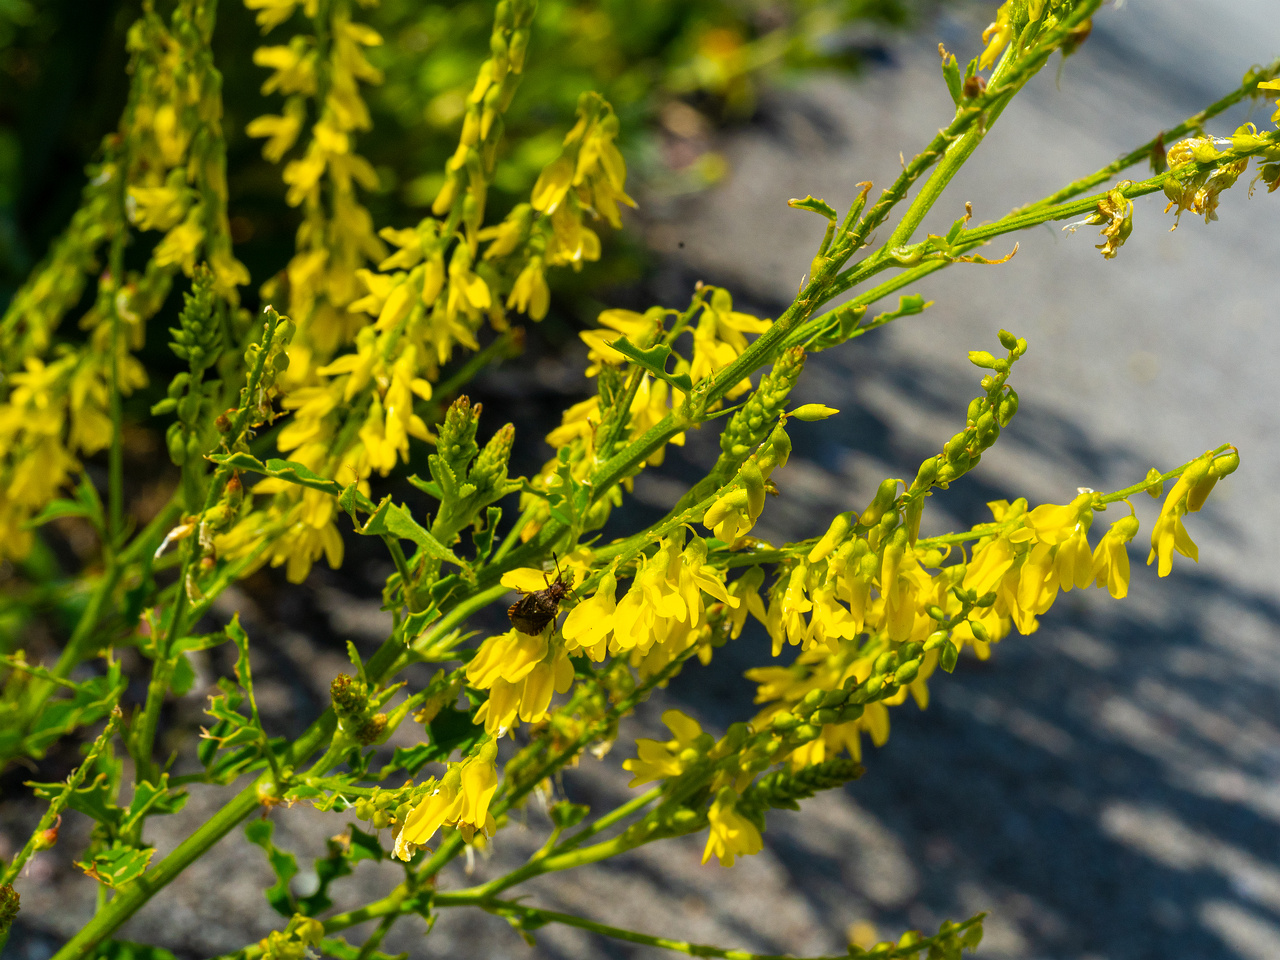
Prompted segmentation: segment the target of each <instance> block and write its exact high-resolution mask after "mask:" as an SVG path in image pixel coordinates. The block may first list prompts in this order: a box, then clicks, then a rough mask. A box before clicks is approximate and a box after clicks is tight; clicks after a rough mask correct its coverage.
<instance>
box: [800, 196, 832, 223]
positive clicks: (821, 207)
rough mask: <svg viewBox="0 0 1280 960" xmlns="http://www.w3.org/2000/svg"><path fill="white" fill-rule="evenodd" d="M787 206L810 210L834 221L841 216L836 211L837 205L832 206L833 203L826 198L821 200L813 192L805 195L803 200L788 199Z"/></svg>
mask: <svg viewBox="0 0 1280 960" xmlns="http://www.w3.org/2000/svg"><path fill="white" fill-rule="evenodd" d="M787 206H788V207H794V208H795V209H797V210H809V211H811V212H813V213H816V214H820V215H821V216H824V217H826V218H827V219H828V220H832V221H834V220H836V219H837V218H838V217H839V214H837V213H836V208H835V207H833V206H831V204H829V203H827V201H825V200H819V199H818V198H817V197H815V196H813V195H812V194H810V195H809V196H807V197H805V198H804V199H803V200H788V201H787Z"/></svg>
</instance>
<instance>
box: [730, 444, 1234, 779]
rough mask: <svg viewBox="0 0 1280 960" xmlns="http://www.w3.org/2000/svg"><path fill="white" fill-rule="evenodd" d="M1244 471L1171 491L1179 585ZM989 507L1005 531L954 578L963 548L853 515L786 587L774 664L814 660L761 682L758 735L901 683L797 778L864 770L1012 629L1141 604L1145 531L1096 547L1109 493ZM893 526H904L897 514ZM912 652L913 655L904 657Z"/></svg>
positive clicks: (1157, 552)
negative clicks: (1070, 607)
mask: <svg viewBox="0 0 1280 960" xmlns="http://www.w3.org/2000/svg"><path fill="white" fill-rule="evenodd" d="M1237 463H1238V458H1237V457H1236V455H1235V454H1234V452H1232V453H1229V454H1227V455H1225V456H1219V457H1217V458H1216V459H1215V457H1214V455H1213V454H1212V453H1211V452H1210V453H1206V454H1205V455H1204V456H1203V457H1202V458H1200V459H1198V460H1196V461H1193V462H1192V464H1191V465H1189V466H1188V467H1187V468H1186V469H1185V471H1184V472H1183V474H1182V476H1181V477H1180V479H1179V480H1178V482H1177V484H1175V486H1174V487H1173V489H1172V490H1171V491H1170V493H1169V494H1168V496H1167V497H1166V499H1165V502H1164V506H1163V508H1162V510H1161V512H1160V516H1159V518H1158V519H1157V521H1156V524H1155V527H1154V528H1153V532H1152V546H1151V555H1150V557H1149V559H1148V563H1155V562H1157V561H1158V562H1159V567H1158V572H1159V574H1160V576H1166V575H1167V574H1168V573H1169V572H1170V570H1171V566H1172V564H1171V557H1172V554H1173V552H1174V551H1177V552H1179V553H1182V554H1183V555H1184V556H1187V557H1190V558H1191V559H1195V558H1196V548H1195V544H1194V543H1193V542H1192V541H1191V539H1190V537H1189V536H1188V535H1187V532H1186V529H1185V527H1183V525H1182V517H1183V516H1184V515H1185V514H1186V513H1187V512H1194V511H1195V510H1198V509H1200V507H1201V506H1203V504H1204V502H1205V498H1206V497H1207V496H1208V494H1209V491H1210V490H1212V488H1213V485H1214V484H1215V483H1216V482H1217V480H1218V479H1219V478H1220V477H1221V476H1224V475H1226V474H1228V473H1230V472H1231V471H1232V470H1234V469H1235V466H1236V464H1237ZM1149 483H1153V482H1149ZM1149 488H1151V489H1154V487H1153V486H1152V487H1149ZM989 506H990V508H991V511H992V513H993V515H994V518H995V521H994V523H991V524H987V525H984V526H981V527H978V528H976V529H975V531H974V535H975V536H976V543H975V545H974V548H973V552H972V556H971V558H970V559H969V561H968V562H967V563H963V562H962V563H951V564H948V565H944V561H945V560H946V559H947V554H948V552H949V550H950V547H949V546H948V545H947V543H949V542H954V538H941V541H927V540H926V541H920V542H919V543H915V544H913V543H912V542H911V540H910V538H909V537H908V535H907V531H906V529H905V527H903V526H901V525H898V526H894V527H893V528H892V529H891V530H890V532H888V533H887V534H882V533H881V531H882V530H883V529H884V528H883V526H882V525H881V524H879V523H877V524H876V525H875V526H873V527H872V528H871V529H870V531H869V532H868V533H866V534H862V535H854V534H855V533H856V529H855V527H854V526H853V521H852V519H851V518H850V517H849V516H848V515H845V516H844V517H838V518H837V519H836V521H835V522H834V523H833V524H832V527H831V529H830V530H829V531H828V533H827V535H825V536H824V537H822V538H821V539H820V540H819V541H818V542H817V543H816V544H815V545H814V547H813V548H812V549H811V550H810V551H809V553H808V555H807V556H805V557H803V558H802V559H800V560H798V561H796V562H794V563H793V564H792V565H791V567H790V570H789V572H788V573H786V574H785V575H783V576H780V577H779V578H778V580H777V581H776V582H775V584H774V586H773V588H772V590H771V591H770V597H769V604H768V608H767V610H766V612H765V615H764V616H763V617H762V618H761V619H762V620H763V622H764V624H765V626H766V628H767V629H768V631H769V634H770V636H771V637H772V638H773V649H774V655H775V656H776V655H777V654H778V653H779V652H780V651H781V649H782V647H783V645H784V644H794V645H799V646H800V647H801V650H802V652H801V654H800V656H799V657H798V658H797V660H796V662H795V663H794V664H793V665H792V666H790V667H775V666H769V667H762V668H758V669H755V670H752V671H751V672H750V673H749V674H748V676H749V677H751V678H752V679H753V680H755V681H756V682H757V683H758V684H759V691H758V697H757V700H758V702H761V703H765V704H767V706H766V707H765V708H764V710H763V711H762V712H761V713H760V714H759V715H758V716H757V718H756V720H755V721H754V726H755V727H756V728H757V729H761V728H763V725H764V724H766V723H768V721H769V720H770V719H771V718H772V717H773V716H774V715H775V714H777V713H778V712H780V711H783V710H790V709H791V707H792V706H794V705H795V704H796V703H798V702H800V701H802V700H804V698H805V697H806V695H809V694H810V693H811V692H812V691H815V690H816V691H832V690H839V689H841V688H845V689H848V688H849V685H850V684H851V683H856V684H862V683H863V682H864V681H866V680H868V678H872V677H875V676H880V675H882V674H883V675H886V676H888V675H893V677H894V680H895V683H896V684H897V689H896V690H895V691H894V692H893V693H892V695H890V696H889V697H888V698H886V699H882V700H876V701H872V702H868V703H867V704H866V705H865V709H864V711H863V712H862V714H861V716H859V717H856V718H853V719H849V720H845V721H843V722H840V723H833V724H828V725H824V726H823V728H822V735H821V737H820V738H818V739H816V740H813V741H810V742H809V743H807V744H804V745H803V746H801V747H800V748H799V749H797V750H796V751H795V752H794V753H793V754H792V756H791V762H792V764H793V765H794V766H796V767H802V766H807V765H809V764H813V763H818V762H821V761H822V760H823V759H824V758H826V757H829V756H833V755H835V754H837V753H838V752H840V751H841V750H848V752H849V753H850V754H851V755H852V756H853V757H854V758H855V759H857V758H859V757H860V756H861V747H860V734H861V733H862V732H864V731H865V732H867V733H869V734H870V735H871V737H872V740H873V741H874V742H875V743H876V744H877V745H879V744H882V743H883V742H884V740H885V738H886V737H887V736H888V732H889V719H888V713H887V711H886V709H885V708H886V707H889V706H893V705H895V704H897V703H901V702H903V700H905V698H906V696H907V694H908V692H910V694H911V695H912V696H914V697H915V699H916V701H917V703H919V705H920V706H921V707H923V706H925V705H926V704H927V703H928V689H927V687H926V681H927V680H928V678H929V676H930V674H931V673H932V672H933V671H934V669H935V668H936V667H937V666H938V665H939V664H940V663H941V664H942V665H943V666H945V667H947V669H950V668H951V665H952V664H954V662H955V657H956V654H957V653H958V652H959V650H960V649H962V648H963V647H964V646H966V645H968V646H971V647H973V649H974V652H975V653H976V654H977V655H978V657H979V658H981V659H986V658H987V657H988V656H990V645H991V644H992V643H995V642H998V641H999V640H1000V639H1001V638H1002V637H1004V636H1006V635H1007V634H1008V633H1009V632H1010V631H1011V630H1014V629H1016V630H1017V631H1018V632H1019V633H1022V634H1024V635H1025V634H1030V633H1032V632H1034V631H1035V630H1036V629H1038V627H1039V620H1038V618H1039V617H1040V616H1041V615H1042V614H1044V613H1045V612H1046V611H1047V610H1048V609H1049V608H1050V606H1052V604H1053V602H1054V600H1055V599H1056V598H1057V596H1058V594H1059V593H1060V592H1066V591H1070V590H1072V589H1074V588H1077V587H1087V586H1089V585H1091V584H1092V585H1095V586H1097V587H1100V588H1101V587H1105V588H1106V589H1107V590H1108V591H1109V592H1110V593H1111V595H1112V596H1113V597H1116V598H1121V597H1124V596H1125V595H1126V593H1127V592H1128V584H1129V559H1128V555H1127V552H1126V545H1127V544H1128V543H1129V541H1130V540H1132V539H1133V537H1134V536H1135V534H1136V533H1137V531H1138V521H1137V519H1136V517H1134V516H1132V515H1130V516H1125V517H1122V518H1120V519H1119V520H1117V521H1115V522H1114V523H1113V524H1111V526H1110V529H1108V530H1107V532H1106V533H1105V534H1104V535H1103V536H1102V538H1101V539H1100V540H1099V541H1098V543H1097V545H1096V546H1094V547H1091V546H1090V544H1089V540H1088V531H1089V527H1090V525H1091V523H1092V520H1093V514H1094V511H1095V510H1098V509H1103V508H1104V503H1103V500H1102V498H1101V496H1100V495H1099V494H1096V493H1094V492H1092V491H1085V492H1082V493H1081V494H1080V495H1079V496H1077V497H1076V498H1075V499H1074V500H1072V501H1071V502H1070V503H1068V504H1063V505H1055V504H1045V505H1043V506H1038V507H1036V508H1034V509H1031V510H1028V509H1027V505H1026V501H1024V500H1017V501H1015V502H1013V503H1009V502H1007V501H1003V500H1000V501H995V502H992V503H991V504H989ZM864 516H865V514H864ZM886 516H887V517H889V518H890V521H889V522H890V523H892V522H893V514H892V513H888V514H886ZM930 568H934V570H935V571H936V572H933V571H931V570H930ZM902 651H908V652H909V653H910V654H911V655H910V656H909V657H907V656H905V655H904V656H902V657H900V656H899V654H900V653H901V652H902ZM904 659H905V660H910V661H911V662H912V664H914V665H913V666H912V667H911V668H910V669H909V670H907V672H905V673H904V672H903V671H902V670H901V669H899V667H900V665H901V664H900V661H901V660H904ZM895 671H896V672H895Z"/></svg>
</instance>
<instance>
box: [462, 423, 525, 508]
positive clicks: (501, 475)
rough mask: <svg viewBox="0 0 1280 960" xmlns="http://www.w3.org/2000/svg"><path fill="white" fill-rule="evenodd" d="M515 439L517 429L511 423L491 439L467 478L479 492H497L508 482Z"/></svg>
mask: <svg viewBox="0 0 1280 960" xmlns="http://www.w3.org/2000/svg"><path fill="white" fill-rule="evenodd" d="M477 409H479V406H478V405H477ZM515 439H516V428H515V426H514V425H513V424H510V423H508V424H507V425H506V426H504V427H502V428H501V429H500V430H498V432H497V433H495V434H494V435H493V436H492V437H490V438H489V442H488V443H486V444H485V445H484V449H483V450H481V451H480V455H479V456H478V457H476V462H475V466H473V467H472V468H471V474H470V476H469V477H468V478H467V479H468V480H470V481H471V482H472V483H473V484H475V486H476V490H477V491H487V490H495V489H497V488H499V487H501V486H502V485H503V484H504V483H506V482H507V462H508V461H509V460H510V459H511V446H512V444H514V443H515Z"/></svg>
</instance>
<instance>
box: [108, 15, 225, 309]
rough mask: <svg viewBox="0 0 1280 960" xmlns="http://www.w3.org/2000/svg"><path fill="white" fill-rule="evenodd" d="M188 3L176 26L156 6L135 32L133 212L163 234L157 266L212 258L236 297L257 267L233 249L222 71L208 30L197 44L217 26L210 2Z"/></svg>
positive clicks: (129, 202)
mask: <svg viewBox="0 0 1280 960" xmlns="http://www.w3.org/2000/svg"><path fill="white" fill-rule="evenodd" d="M185 6H186V7H187V9H185V10H179V11H178V15H177V16H175V27H176V29H174V30H170V29H169V28H167V27H166V26H165V25H164V23H163V21H162V20H161V19H160V18H159V17H158V16H157V15H156V14H155V13H154V12H148V13H147V14H144V15H143V17H142V18H141V19H139V20H138V22H137V23H135V24H134V25H133V27H132V28H131V29H130V31H129V40H128V45H129V49H130V51H132V52H134V53H135V54H136V55H138V57H139V60H138V63H139V66H138V68H137V69H139V70H141V72H142V82H141V86H140V91H139V92H140V96H139V97H138V98H137V99H136V100H135V102H134V104H133V108H132V111H133V115H132V117H131V118H129V125H130V133H129V134H128V136H129V137H130V140H131V143H130V152H131V153H132V154H133V163H132V164H131V170H130V176H129V178H128V182H127V185H126V198H125V210H126V213H127V216H128V218H129V222H130V223H132V224H133V225H134V226H136V227H137V228H138V229H139V230H161V231H164V236H163V237H162V238H161V239H160V242H159V243H157V244H156V247H155V249H154V250H153V251H152V258H153V262H154V264H155V266H156V267H159V268H172V267H178V268H180V269H181V270H182V272H183V273H184V274H186V275H187V276H188V277H189V276H191V275H192V273H193V272H194V270H195V266H196V262H197V260H200V259H204V260H205V261H206V262H207V263H208V264H209V268H210V270H212V271H213V278H214V286H215V289H216V290H217V291H218V293H219V294H220V295H221V296H223V297H224V298H226V299H227V300H229V301H230V302H231V303H236V302H237V301H238V299H239V294H238V292H237V289H236V288H237V287H240V286H243V285H244V284H246V283H248V282H249V271H248V270H247V269H246V268H245V266H244V265H243V264H242V263H240V262H239V261H238V260H236V258H235V256H234V255H233V254H232V253H231V230H230V227H229V225H228V222H227V176H226V148H225V144H224V141H223V136H222V97H221V78H220V77H219V75H218V72H217V70H216V69H215V68H214V66H213V57H212V53H211V51H210V50H209V47H208V42H209V37H208V35H207V33H205V35H204V36H202V37H200V42H198V43H192V42H191V41H192V36H191V34H192V33H195V32H197V31H199V30H200V29H201V28H200V26H198V25H201V24H203V27H204V30H206V31H207V30H209V29H211V27H212V23H211V22H210V17H209V16H207V15H206V13H205V11H204V10H202V9H201V7H202V6H203V5H202V4H187V5H185ZM184 28H185V29H184ZM197 35H198V34H197ZM156 306H157V307H158V306H159V304H158V303H157V304H156Z"/></svg>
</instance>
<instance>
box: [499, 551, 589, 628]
mask: <svg viewBox="0 0 1280 960" xmlns="http://www.w3.org/2000/svg"><path fill="white" fill-rule="evenodd" d="M553 556H554V555H553ZM542 579H543V580H546V581H547V588H546V589H545V590H535V591H533V592H532V593H526V594H525V595H524V596H523V597H521V598H520V599H519V600H517V601H516V602H515V603H513V604H512V605H511V606H510V607H508V608H507V616H508V617H509V618H510V619H511V625H512V626H513V627H515V628H516V629H517V630H519V631H520V632H521V633H527V634H528V635H529V636H531V637H536V636H537V635H538V634H540V633H542V631H543V630H545V629H547V624H548V623H550V622H551V621H552V620H554V619H555V618H556V616H557V615H558V614H559V613H560V601H561V600H563V599H564V598H565V597H566V596H567V595H568V594H569V592H570V587H571V584H572V582H573V578H572V576H571V577H570V580H569V582H568V583H566V582H565V579H564V576H563V575H562V574H561V573H560V561H559V560H557V561H556V579H555V583H552V582H551V581H550V580H547V575H546V574H545V573H544V574H543V575H542Z"/></svg>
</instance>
